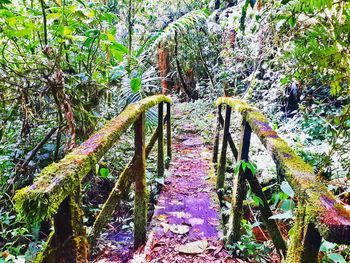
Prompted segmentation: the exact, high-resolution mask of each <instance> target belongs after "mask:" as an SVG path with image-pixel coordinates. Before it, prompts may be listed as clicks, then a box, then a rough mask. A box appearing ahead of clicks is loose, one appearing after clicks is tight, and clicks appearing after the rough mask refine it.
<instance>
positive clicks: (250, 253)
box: [227, 219, 271, 262]
mask: <svg viewBox="0 0 350 263" xmlns="http://www.w3.org/2000/svg"><path fill="white" fill-rule="evenodd" d="M242 225H243V228H244V232H245V233H244V234H243V235H242V236H241V240H240V241H238V242H237V243H234V244H232V245H228V246H227V247H228V249H229V253H230V254H234V255H236V256H239V257H240V258H243V259H245V260H249V261H253V260H254V261H257V262H263V260H264V258H265V257H267V256H268V254H269V253H270V252H271V251H270V247H269V246H268V244H266V243H258V242H256V240H255V237H254V234H253V228H254V227H259V225H260V223H255V224H250V223H249V222H247V221H246V220H244V219H243V220H242Z"/></svg>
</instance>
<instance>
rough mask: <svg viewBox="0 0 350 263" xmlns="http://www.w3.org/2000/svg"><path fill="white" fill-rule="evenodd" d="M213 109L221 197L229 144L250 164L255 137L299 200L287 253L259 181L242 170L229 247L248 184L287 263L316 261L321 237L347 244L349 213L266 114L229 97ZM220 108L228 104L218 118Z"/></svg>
mask: <svg viewBox="0 0 350 263" xmlns="http://www.w3.org/2000/svg"><path fill="white" fill-rule="evenodd" d="M217 106H218V117H217V129H216V134H215V140H214V154H213V161H214V163H217V190H218V194H219V198H222V191H221V190H222V189H223V188H224V186H225V171H226V153H227V148H228V146H229V147H230V148H231V150H232V153H233V155H234V157H235V159H236V160H237V162H240V161H241V160H244V161H248V160H249V147H250V141H251V134H252V133H255V134H256V135H257V136H258V138H259V139H260V141H261V142H262V144H263V145H264V146H265V148H266V150H267V151H268V152H269V153H270V155H271V156H272V158H273V160H274V162H275V164H276V167H277V174H278V177H279V179H280V181H282V180H283V179H284V178H285V179H286V180H287V181H288V183H289V184H290V186H291V187H292V188H293V190H294V192H295V194H296V199H297V209H296V217H295V225H294V234H293V236H292V237H291V241H290V243H289V246H288V249H287V245H286V241H285V240H284V238H283V237H282V235H281V233H280V230H279V228H278V225H277V223H276V222H275V220H273V219H270V217H271V216H272V215H273V214H272V211H271V209H270V206H269V204H268V202H267V199H266V197H265V195H264V192H263V190H262V187H261V185H260V184H259V182H258V179H257V177H256V176H255V175H254V174H252V172H251V170H250V169H245V170H243V169H242V167H241V168H240V170H239V173H238V175H237V176H235V178H234V183H233V189H232V193H233V194H232V203H231V212H230V218H229V220H228V230H227V235H226V236H227V240H226V242H227V244H232V243H233V242H237V241H238V240H239V239H240V227H241V218H242V212H243V201H244V199H245V198H246V195H247V186H246V184H247V182H248V183H249V185H250V187H251V190H252V192H253V193H254V194H255V195H256V196H258V197H259V198H260V199H261V200H262V202H260V204H259V208H260V210H261V216H262V220H263V222H264V223H265V226H266V229H267V231H268V233H269V234H270V236H271V239H272V241H273V243H274V245H275V247H276V249H277V251H278V252H279V253H280V255H281V256H282V257H284V258H286V262H293V263H296V262H308V263H309V262H317V256H318V252H319V249H320V245H321V240H322V237H323V238H324V239H326V240H328V241H330V242H334V243H338V244H347V245H350V213H349V211H347V210H346V209H345V208H344V207H343V206H342V205H341V204H340V203H339V202H337V200H336V198H335V197H334V195H333V194H332V193H330V192H329V191H328V190H327V188H326V186H325V185H324V184H323V183H322V182H321V181H320V180H319V179H318V178H317V177H316V176H315V174H314V172H313V169H312V167H311V166H309V165H308V164H306V163H305V162H304V161H303V160H302V159H301V158H300V157H299V156H297V155H296V154H295V152H294V151H293V150H292V149H291V148H290V147H289V146H288V144H287V143H286V142H285V141H284V140H283V139H281V138H280V137H279V136H278V134H277V133H276V132H275V131H274V130H273V129H272V128H271V127H270V125H269V123H268V120H267V119H266V118H265V116H264V115H263V114H262V113H261V112H260V111H259V110H258V109H256V108H254V107H251V106H249V105H248V104H246V103H245V102H242V101H240V100H236V99H233V98H228V97H222V98H219V99H218V101H217ZM223 106H226V113H225V118H224V117H223V116H222V108H223ZM232 110H234V111H236V112H238V113H240V114H241V116H242V120H243V123H242V129H241V139H240V145H239V149H238V150H237V148H236V146H235V144H234V142H233V140H232V136H231V134H230V119H231V112H232ZM222 128H223V129H224V132H223V139H222V146H221V152H220V153H219V141H220V130H221V129H222Z"/></svg>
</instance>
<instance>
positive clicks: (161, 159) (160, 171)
mask: <svg viewBox="0 0 350 263" xmlns="http://www.w3.org/2000/svg"><path fill="white" fill-rule="evenodd" d="M163 107H164V103H163V102H161V103H159V105H158V132H159V134H158V165H157V170H158V177H159V178H162V177H163V176H164V169H165V168H164V138H163V137H164V131H163V125H164V124H163Z"/></svg>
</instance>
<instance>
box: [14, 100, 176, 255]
mask: <svg viewBox="0 0 350 263" xmlns="http://www.w3.org/2000/svg"><path fill="white" fill-rule="evenodd" d="M164 104H166V106H167V107H166V116H165V117H164V116H163V115H164V113H163V111H164V110H163V108H164ZM170 104H171V99H170V98H169V97H167V96H164V95H157V96H152V97H148V98H146V99H143V100H141V101H139V102H137V103H135V104H130V105H129V106H128V107H127V108H126V109H125V110H124V111H123V112H122V113H121V114H119V115H118V116H117V117H116V118H114V119H113V120H112V121H110V122H109V123H108V124H107V125H106V126H105V127H104V128H102V129H101V130H99V131H98V132H96V133H95V134H94V135H93V136H91V137H90V138H89V139H88V140H87V141H85V142H84V143H83V144H81V145H80V146H79V147H77V148H76V149H74V150H73V151H72V152H71V153H69V154H68V155H67V156H66V157H65V158H64V159H62V160H61V161H60V162H58V163H53V164H51V165H49V166H48V167H46V168H45V169H44V170H43V171H42V172H41V174H40V175H39V176H38V177H37V178H36V180H35V182H34V183H33V184H32V185H31V186H28V187H26V188H23V189H21V190H19V191H18V192H17V193H16V195H15V197H14V200H15V206H16V209H17V211H18V212H19V213H20V215H22V216H23V217H24V218H25V219H26V220H27V221H28V222H40V221H43V220H48V219H52V218H53V228H54V231H53V232H52V233H51V235H50V237H49V239H48V241H47V243H46V245H45V248H44V250H43V251H42V252H40V253H39V255H38V256H37V258H36V262H87V261H88V257H89V247H90V245H91V244H93V243H94V242H95V240H96V238H97V237H98V235H99V233H100V232H101V230H102V229H103V227H104V226H105V225H106V223H107V221H108V219H109V218H110V216H111V214H112V213H113V211H114V209H115V207H116V205H117V203H118V201H119V199H120V198H121V197H122V196H124V194H125V191H127V190H129V186H130V185H131V183H135V199H134V247H135V248H138V247H139V246H140V245H142V244H143V243H144V241H145V239H146V226H147V207H148V196H147V188H146V175H145V169H146V158H147V156H148V155H149V153H150V152H151V150H152V148H153V146H154V145H155V143H156V142H157V141H158V162H157V166H158V176H159V177H162V176H164V166H165V164H164V138H163V137H164V136H163V135H164V134H163V128H164V123H166V131H167V133H166V141H167V156H168V157H169V158H171V129H170V128H171V126H170V125H171V124H170ZM157 105H158V127H157V129H156V131H155V132H154V134H153V135H152V137H151V138H150V140H149V142H148V145H147V146H145V133H144V126H145V111H146V110H148V109H150V108H152V107H155V106H157ZM163 117H164V118H163ZM132 124H134V130H135V154H134V156H133V158H132V160H131V161H130V163H129V164H128V165H127V167H126V168H125V170H124V171H123V172H122V173H121V175H120V176H119V178H118V181H117V183H116V185H115V187H114V188H113V190H112V192H111V193H110V195H109V198H108V199H107V201H106V202H105V204H104V205H103V208H102V210H101V211H100V213H99V215H98V216H97V218H96V220H95V222H94V225H93V228H92V231H91V234H90V235H89V236H87V235H86V231H85V227H84V225H83V212H82V209H81V182H82V180H83V178H84V177H85V176H86V175H87V174H88V173H89V171H91V170H93V169H95V165H96V164H97V162H98V161H99V160H100V159H101V158H102V157H103V156H104V155H105V154H106V152H107V151H108V150H109V149H110V148H111V147H112V146H113V145H115V144H116V143H117V141H118V139H119V138H120V136H121V135H122V134H123V133H125V132H126V131H127V129H128V128H129V127H130V126H131V125H132Z"/></svg>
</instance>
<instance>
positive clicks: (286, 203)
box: [281, 199, 295, 212]
mask: <svg viewBox="0 0 350 263" xmlns="http://www.w3.org/2000/svg"><path fill="white" fill-rule="evenodd" d="M294 207H295V203H294V201H293V200H292V199H286V200H283V202H282V205H281V209H282V210H283V211H285V212H287V211H289V210H293V209H294Z"/></svg>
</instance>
